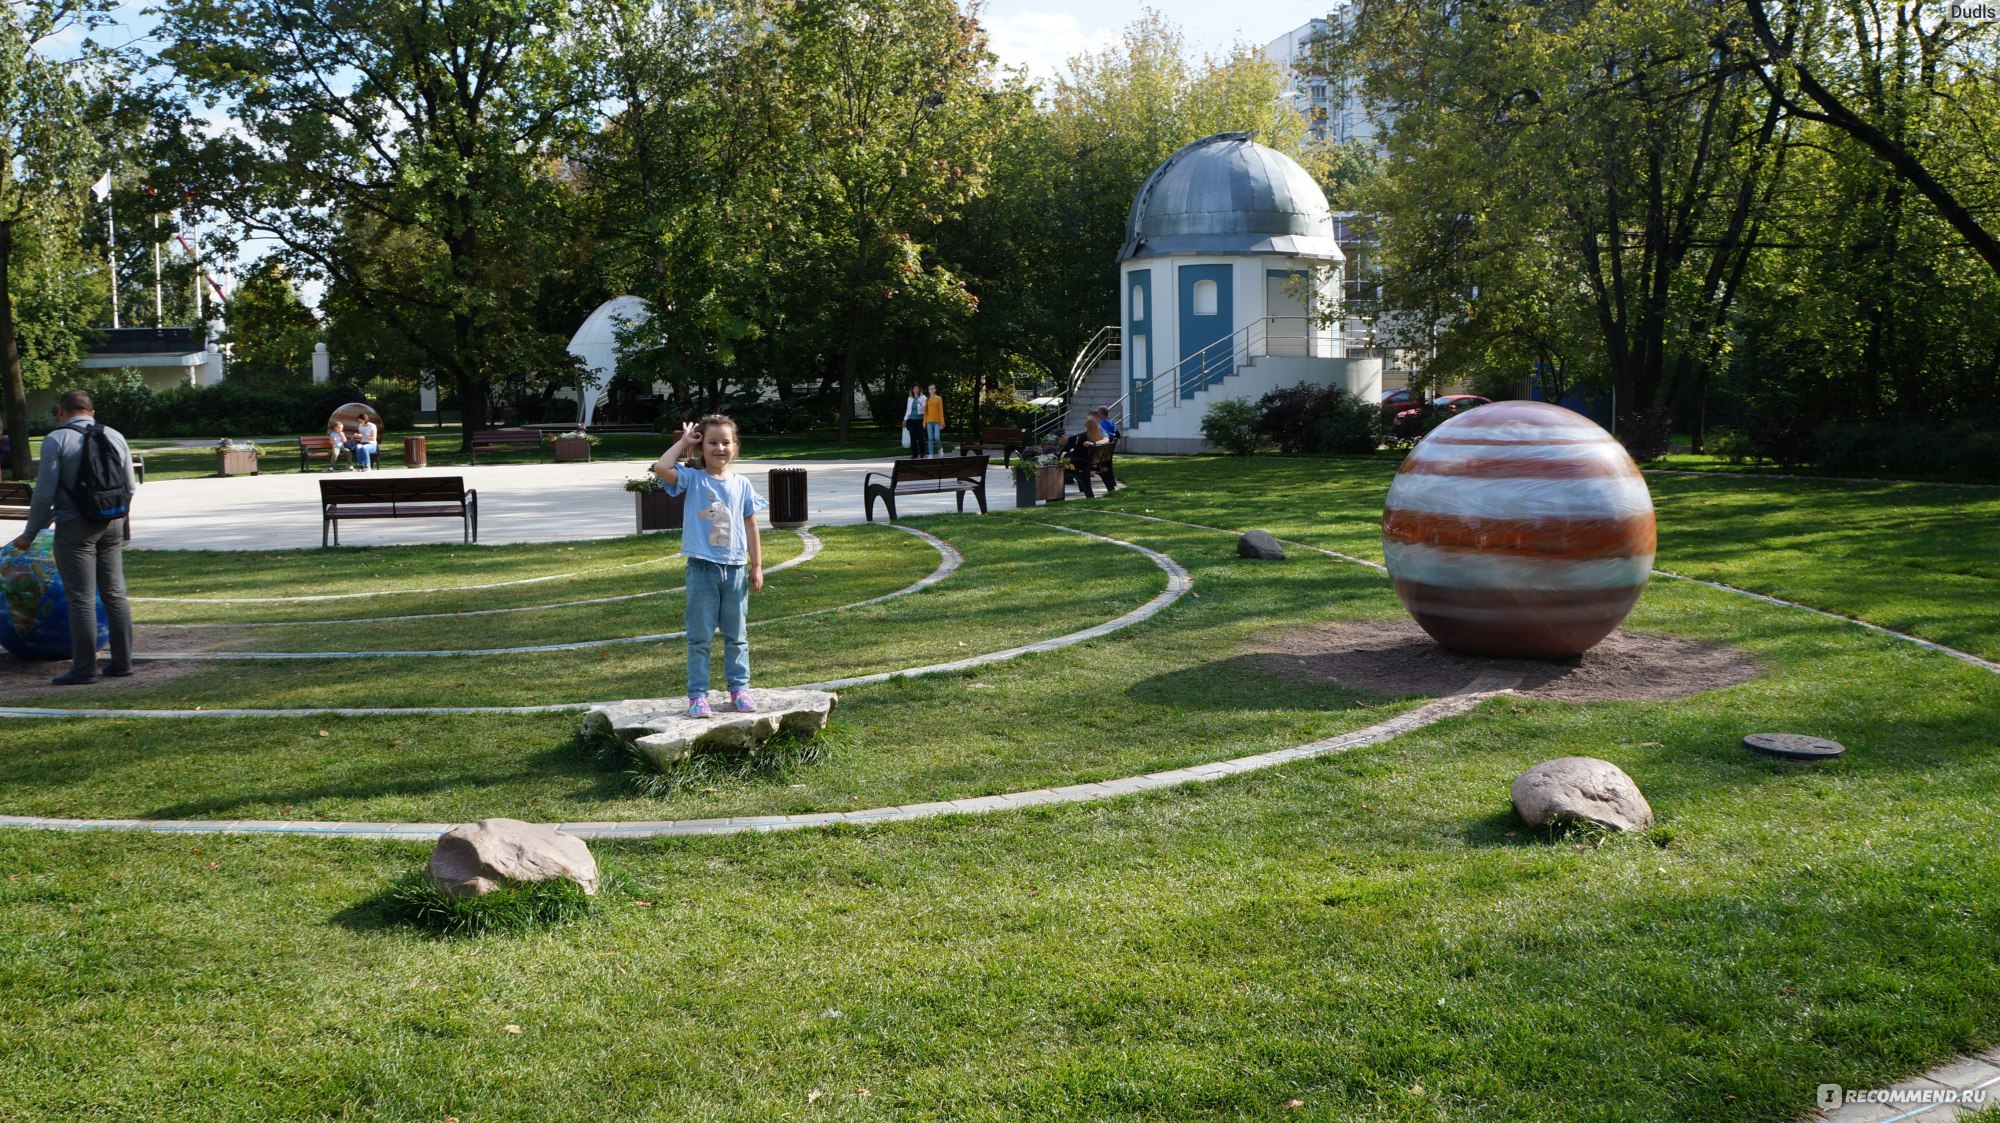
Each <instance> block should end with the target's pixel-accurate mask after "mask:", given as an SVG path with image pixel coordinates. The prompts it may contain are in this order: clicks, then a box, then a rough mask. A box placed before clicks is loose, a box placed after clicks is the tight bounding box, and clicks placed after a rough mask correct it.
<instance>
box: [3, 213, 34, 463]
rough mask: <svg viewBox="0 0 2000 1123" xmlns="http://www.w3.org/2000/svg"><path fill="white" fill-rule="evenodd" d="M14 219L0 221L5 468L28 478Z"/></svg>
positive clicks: (25, 396) (25, 398) (26, 396)
mask: <svg viewBox="0 0 2000 1123" xmlns="http://www.w3.org/2000/svg"><path fill="white" fill-rule="evenodd" d="M13 269H14V222H13V220H12V219H8V220H6V221H4V222H0V366H4V368H5V372H6V373H5V376H4V377H5V379H6V393H7V403H6V407H7V443H8V445H9V446H10V447H9V448H8V453H7V468H8V470H9V471H11V472H13V473H14V478H15V479H17V480H25V479H27V478H28V391H27V388H26V387H25V386H24V385H23V384H22V381H21V348H20V346H19V344H17V343H16V342H15V340H14V285H13Z"/></svg>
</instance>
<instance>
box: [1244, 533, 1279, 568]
mask: <svg viewBox="0 0 2000 1123" xmlns="http://www.w3.org/2000/svg"><path fill="white" fill-rule="evenodd" d="M1236 556H1237V557H1242V558H1256V559H1257V560H1259V561H1284V560H1285V548H1284V547H1283V546H1280V545H1278V540H1277V539H1275V538H1273V537H1271V534H1270V532H1269V531H1265V530H1253V531H1251V532H1250V533H1248V534H1245V535H1244V536H1243V537H1241V538H1238V539H1237V540H1236Z"/></svg>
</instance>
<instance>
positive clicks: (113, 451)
mask: <svg viewBox="0 0 2000 1123" xmlns="http://www.w3.org/2000/svg"><path fill="white" fill-rule="evenodd" d="M133 490H134V488H133V484H132V450H131V447H130V446H128V445H127V444H126V443H125V438H124V436H122V435H121V434H120V433H119V432H118V431H117V430H116V429H113V428H110V427H109V426H106V425H103V424H100V423H99V422H98V420H97V407H96V405H95V404H94V403H93V402H92V401H91V400H90V394H89V393H87V392H85V391H83V390H71V391H70V392H69V393H67V394H64V395H63V396H62V400H61V401H59V402H57V403H56V427H55V428H54V429H53V430H51V431H50V432H49V435H48V436H46V437H43V438H42V460H41V466H40V467H38V468H37V469H36V470H35V498H34V501H33V502H32V503H30V504H29V506H28V526H27V530H26V531H24V532H23V533H22V535H21V536H20V537H19V538H16V539H14V548H15V549H16V550H25V549H27V548H29V547H30V546H32V545H34V543H35V535H37V534H40V533H41V532H42V528H44V527H46V526H48V525H49V523H50V521H51V520H53V521H54V523H55V527H56V549H55V556H56V572H58V573H60V574H62V580H63V593H64V594H65V596H66V597H67V598H68V600H69V646H70V666H69V671H68V672H67V673H65V674H60V675H57V676H56V677H55V679H54V682H55V685H57V686H80V685H82V684H84V683H91V682H96V681H97V676H98V667H97V598H98V595H99V594H102V595H103V597H104V614H105V616H106V617H107V618H108V620H109V622H110V625H111V661H110V662H108V663H106V664H105V665H104V670H103V673H104V674H105V675H108V676H110V677H111V678H124V677H126V676H127V675H130V674H131V673H132V610H131V608H130V607H129V606H128V605H127V604H126V603H125V519H126V516H127V514H128V513H129V512H130V511H131V505H132V492H133Z"/></svg>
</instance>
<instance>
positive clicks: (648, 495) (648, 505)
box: [632, 491, 687, 534]
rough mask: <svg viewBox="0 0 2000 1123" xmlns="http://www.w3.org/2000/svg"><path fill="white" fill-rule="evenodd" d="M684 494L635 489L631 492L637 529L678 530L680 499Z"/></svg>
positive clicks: (642, 531) (680, 515)
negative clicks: (637, 521) (636, 515)
mask: <svg viewBox="0 0 2000 1123" xmlns="http://www.w3.org/2000/svg"><path fill="white" fill-rule="evenodd" d="M686 498H687V496H686V495H668V494H667V493H666V492H664V491H635V492H633V493H632V500H633V507H634V508H635V510H636V512H637V514H638V519H639V531H640V533H642V534H643V533H645V532H646V531H649V530H679V529H680V528H681V518H682V508H681V504H682V501H683V500H685V499H686Z"/></svg>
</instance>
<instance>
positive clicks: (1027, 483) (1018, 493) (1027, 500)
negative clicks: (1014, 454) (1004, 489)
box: [1014, 476, 1041, 510]
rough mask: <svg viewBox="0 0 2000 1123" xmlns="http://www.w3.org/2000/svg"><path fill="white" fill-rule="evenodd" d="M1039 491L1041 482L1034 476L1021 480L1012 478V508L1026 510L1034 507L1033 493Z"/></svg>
mask: <svg viewBox="0 0 2000 1123" xmlns="http://www.w3.org/2000/svg"><path fill="white" fill-rule="evenodd" d="M1039 490H1041V481H1040V480H1038V479H1036V478H1035V477H1034V476H1029V477H1028V478H1026V479H1022V478H1021V477H1019V476H1016V477H1014V506H1015V507H1016V508H1018V509H1021V510H1026V509H1027V508H1029V507H1032V506H1034V505H1035V493H1036V492H1037V491H1039Z"/></svg>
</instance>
